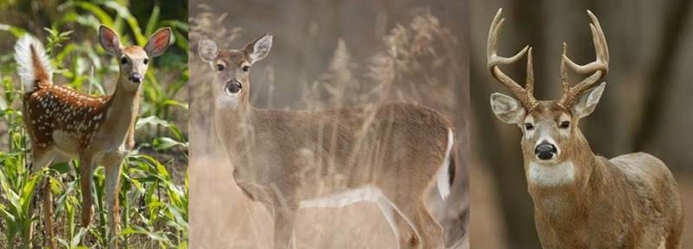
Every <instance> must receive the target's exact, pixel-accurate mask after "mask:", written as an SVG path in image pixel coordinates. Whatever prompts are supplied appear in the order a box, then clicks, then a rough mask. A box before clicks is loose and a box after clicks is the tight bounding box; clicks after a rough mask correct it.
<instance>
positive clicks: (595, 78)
mask: <svg viewBox="0 0 693 249" xmlns="http://www.w3.org/2000/svg"><path fill="white" fill-rule="evenodd" d="M501 12H502V9H501V10H498V13H497V14H496V16H495V18H494V19H493V22H492V24H491V28H490V30H489V35H488V44H487V45H488V47H487V49H488V51H487V56H488V69H489V70H490V71H491V74H492V75H493V76H494V78H496V80H498V81H499V82H500V83H502V84H503V85H504V86H506V87H507V88H508V89H509V90H510V92H511V93H512V94H513V95H514V97H515V98H513V97H511V96H508V95H505V94H501V93H494V94H492V95H491V108H492V109H493V113H494V114H495V115H496V117H498V119H500V120H501V121H503V122H505V123H509V124H517V125H518V126H519V127H520V129H521V130H522V133H523V137H522V151H523V156H524V158H525V162H532V163H538V164H544V165H551V164H558V163H562V162H565V161H569V160H574V159H575V157H576V156H577V153H581V152H585V151H589V152H590V153H591V151H590V150H589V146H588V145H587V142H586V140H585V139H584V137H583V135H582V133H581V132H580V130H579V128H578V122H579V121H580V119H581V118H584V117H586V116H588V115H590V114H591V113H592V112H593V111H594V109H595V107H596V106H597V103H599V99H600V97H601V96H602V93H603V92H604V87H605V86H606V83H601V84H599V85H597V82H599V81H600V80H601V79H603V78H604V76H605V75H606V73H607V72H608V70H609V66H608V63H609V51H608V47H607V44H606V38H605V37H604V32H603V31H602V28H601V26H600V25H599V21H598V20H597V18H596V17H595V16H594V14H592V12H590V11H587V13H588V15H589V17H590V19H591V20H592V23H591V24H590V28H591V29H592V39H593V42H594V47H595V51H596V54H597V55H596V57H597V59H596V60H595V61H593V62H591V63H588V64H585V65H578V64H576V63H574V62H573V61H572V60H570V58H568V52H567V50H568V49H567V48H568V46H567V45H566V44H565V43H564V44H563V56H562V60H561V76H562V84H563V96H562V97H561V98H560V99H558V100H547V101H538V100H536V99H535V98H534V95H533V91H534V73H533V72H534V69H533V66H532V48H531V47H528V46H527V47H525V48H524V49H522V50H521V51H520V52H518V53H517V54H515V55H514V56H512V57H501V56H498V55H497V50H498V36H499V33H500V29H501V27H502V25H503V21H504V18H501ZM525 54H526V55H527V76H526V83H525V87H524V88H523V87H522V86H520V85H519V84H518V83H517V82H515V81H514V80H513V79H511V78H510V77H508V76H507V75H506V74H505V73H503V71H501V69H500V68H499V66H500V65H507V64H511V63H514V62H516V61H518V60H519V59H520V58H521V57H523V56H524V55H525ZM566 66H568V67H569V68H571V69H573V70H574V71H575V72H577V73H578V74H591V75H590V76H589V77H587V78H585V79H584V80H582V81H581V82H580V83H578V84H575V85H571V84H570V83H569V82H568V70H567V67H566ZM595 86H596V87H595ZM585 147H587V148H585Z"/></svg>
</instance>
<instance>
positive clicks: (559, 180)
mask: <svg viewBox="0 0 693 249" xmlns="http://www.w3.org/2000/svg"><path fill="white" fill-rule="evenodd" d="M527 170H528V172H527V178H528V179H527V181H528V182H529V183H532V184H535V185H537V186H542V187H557V186H562V185H566V184H569V183H572V182H573V181H575V166H574V165H573V161H569V160H568V161H563V162H555V163H546V162H541V163H540V162H536V161H534V160H533V161H530V162H529V167H528V168H527Z"/></svg>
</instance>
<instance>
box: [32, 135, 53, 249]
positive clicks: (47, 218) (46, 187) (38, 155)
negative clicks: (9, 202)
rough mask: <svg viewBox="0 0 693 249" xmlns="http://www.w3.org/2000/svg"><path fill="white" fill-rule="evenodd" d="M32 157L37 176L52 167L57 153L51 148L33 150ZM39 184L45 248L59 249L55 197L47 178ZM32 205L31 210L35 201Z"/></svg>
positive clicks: (33, 172) (33, 170) (34, 171)
mask: <svg viewBox="0 0 693 249" xmlns="http://www.w3.org/2000/svg"><path fill="white" fill-rule="evenodd" d="M32 155H33V162H32V163H31V172H32V174H35V173H36V172H38V171H39V170H41V169H43V168H45V167H46V166H48V165H50V164H51V162H52V161H53V159H54V158H55V156H56V153H55V151H53V150H52V149H50V148H45V149H41V148H33V151H32ZM39 182H40V183H41V182H42V187H41V199H42V200H43V203H42V205H43V226H44V229H43V230H44V231H45V236H46V241H45V246H46V247H48V248H57V245H56V241H55V235H54V234H53V196H52V192H51V191H50V181H49V180H48V179H47V178H45V179H41V180H40V181H39ZM39 186H41V185H39ZM35 200H36V199H35ZM30 205H32V207H29V210H33V209H34V207H33V201H32V203H31V204H30ZM31 234H33V231H31V232H30V233H29V236H31Z"/></svg>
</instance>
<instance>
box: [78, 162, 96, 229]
mask: <svg viewBox="0 0 693 249" xmlns="http://www.w3.org/2000/svg"><path fill="white" fill-rule="evenodd" d="M79 165H80V167H79V175H80V185H81V188H82V227H84V228H87V227H89V224H90V223H91V218H92V214H93V213H94V205H93V203H94V199H93V197H92V194H93V193H92V188H91V185H92V179H93V177H94V168H96V163H95V160H94V159H93V158H92V156H91V155H80V157H79Z"/></svg>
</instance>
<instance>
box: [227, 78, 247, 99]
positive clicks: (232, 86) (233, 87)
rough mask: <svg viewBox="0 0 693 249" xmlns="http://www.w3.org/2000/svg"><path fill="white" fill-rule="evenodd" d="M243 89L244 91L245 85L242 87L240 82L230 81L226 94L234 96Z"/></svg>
mask: <svg viewBox="0 0 693 249" xmlns="http://www.w3.org/2000/svg"><path fill="white" fill-rule="evenodd" d="M241 89H243V85H241V83H240V82H237V81H229V82H227V83H226V87H224V92H226V94H227V95H231V96H233V95H236V94H238V93H239V92H241Z"/></svg>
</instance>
